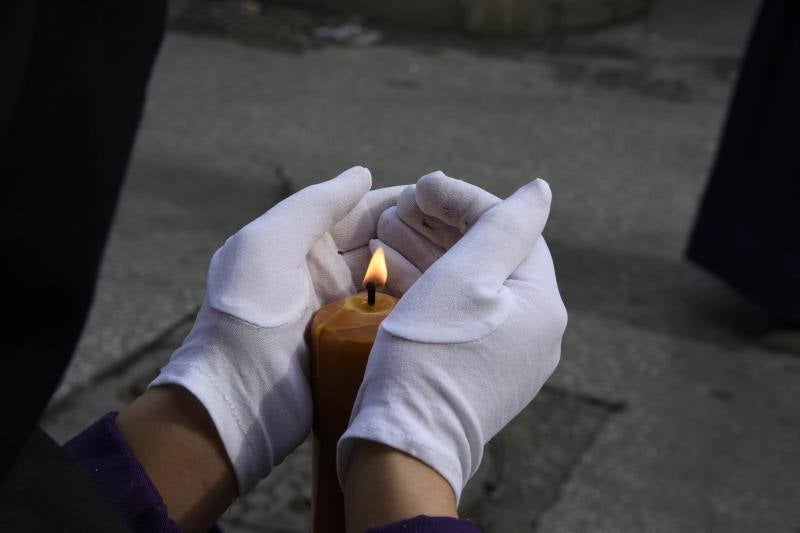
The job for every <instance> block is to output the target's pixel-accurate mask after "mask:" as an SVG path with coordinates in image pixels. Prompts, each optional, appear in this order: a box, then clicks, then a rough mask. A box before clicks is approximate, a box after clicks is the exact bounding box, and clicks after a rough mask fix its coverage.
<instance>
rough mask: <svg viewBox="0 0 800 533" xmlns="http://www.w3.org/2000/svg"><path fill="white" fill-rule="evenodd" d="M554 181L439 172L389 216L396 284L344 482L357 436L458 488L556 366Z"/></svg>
mask: <svg viewBox="0 0 800 533" xmlns="http://www.w3.org/2000/svg"><path fill="white" fill-rule="evenodd" d="M550 202H551V193H550V188H549V186H548V185H547V183H546V182H544V181H543V180H535V181H533V182H531V183H529V184H528V185H525V186H524V187H522V188H521V189H519V190H518V191H517V192H515V193H514V194H513V195H512V196H511V197H509V198H508V199H506V200H503V201H501V200H500V199H498V198H496V197H495V196H493V195H491V194H489V193H487V192H485V191H483V190H482V189H479V188H477V187H474V186H472V185H469V184H466V183H465V182H462V181H459V180H454V179H452V178H448V177H447V176H445V175H444V174H441V173H434V174H431V175H428V176H425V177H423V178H421V179H420V180H419V182H418V183H417V184H416V186H415V187H413V188H408V189H406V190H405V191H404V192H403V194H402V195H401V197H400V199H399V201H398V206H397V207H394V208H389V209H388V210H387V211H386V212H385V213H384V214H383V215H382V217H381V221H380V223H379V225H378V236H379V238H380V241H378V240H374V241H373V242H372V243H371V246H372V247H375V246H377V245H379V244H384V245H386V255H387V261H388V263H389V269H390V279H392V272H394V276H393V277H394V283H395V287H394V290H395V291H396V292H401V293H403V292H404V293H405V294H404V296H403V298H402V299H401V300H400V301H399V302H398V304H397V306H396V307H395V309H394V311H393V312H392V313H391V314H390V315H389V316H388V317H387V318H386V319H385V320H384V322H383V323H382V325H381V327H380V330H379V333H378V337H377V339H376V341H375V345H374V347H373V349H372V352H371V353H370V358H369V362H368V364H367V369H366V373H365V377H364V381H363V383H362V385H361V389H360V391H359V394H358V397H357V399H356V402H355V406H354V408H353V413H352V417H351V421H350V426H349V427H348V429H347V431H346V432H345V434H344V435H343V437H342V439H341V440H340V442H339V454H338V466H339V475H340V480H342V481H344V478H345V474H346V472H347V467H348V459H349V455H350V452H351V450H352V447H353V444H354V442H355V441H356V440H358V439H365V440H370V441H375V442H379V443H382V444H385V445H388V446H391V447H393V448H395V449H398V450H401V451H403V452H405V453H407V454H409V455H411V456H413V457H416V458H417V459H419V460H421V461H423V462H424V463H426V464H428V465H429V466H431V467H432V468H434V469H435V470H436V471H437V472H439V473H440V474H441V475H442V476H443V477H444V478H445V479H447V480H448V481H449V483H450V485H451V486H452V488H453V491H454V493H455V494H456V497H457V498H458V496H459V495H460V493H461V490H462V489H463V487H464V485H465V484H466V482H467V481H468V480H469V478H470V477H471V476H472V475H473V474H474V473H475V471H476V470H477V468H478V466H479V464H480V461H481V457H482V453H483V447H484V445H485V444H486V442H488V441H489V439H491V438H492V437H493V436H494V435H495V434H496V433H497V432H498V431H499V430H500V429H501V428H502V427H503V426H505V425H506V424H507V423H508V422H509V421H510V420H511V419H512V418H513V417H514V416H516V415H517V414H518V413H519V412H520V411H521V410H522V409H523V408H524V407H525V406H526V405H527V404H528V403H529V402H530V401H531V400H532V399H533V398H534V396H535V395H536V394H537V392H538V391H539V389H540V388H541V387H542V385H543V384H544V383H545V381H546V380H547V379H548V378H549V376H550V375H551V374H552V372H553V370H554V369H555V367H556V365H557V363H558V361H559V357H560V353H561V338H562V335H563V333H564V329H565V327H566V322H567V314H566V310H565V308H564V304H563V302H562V300H561V296H560V294H559V291H558V286H557V283H556V277H555V271H554V268H553V261H552V258H551V256H550V252H549V250H548V248H547V245H546V244H545V242H544V239H543V238H542V236H541V232H542V229H543V228H544V225H545V222H546V221H547V217H548V214H549V209H550Z"/></svg>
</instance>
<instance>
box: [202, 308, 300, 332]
mask: <svg viewBox="0 0 800 533" xmlns="http://www.w3.org/2000/svg"><path fill="white" fill-rule="evenodd" d="M208 307H209V308H210V309H212V310H213V311H214V312H215V313H219V314H221V315H223V317H224V318H225V319H227V320H230V321H231V322H235V323H236V324H241V325H242V326H246V327H248V328H251V329H255V330H258V331H274V330H276V329H281V328H286V327H290V326H294V325H295V323H296V322H298V321H299V320H300V319H301V318H303V315H305V314H306V313H308V312H309V311H310V310H311V308H310V307H309V306H305V307H303V309H302V310H301V312H300V314H299V315H298V316H296V317H294V318H292V319H291V320H287V321H286V322H283V323H282V324H278V325H277V326H259V325H258V324H253V323H252V322H250V321H248V320H244V319H242V318H239V317H237V316H234V315H232V314H230V313H229V312H227V311H223V310H221V309H217V308H216V307H214V305H213V304H211V302H209V304H208Z"/></svg>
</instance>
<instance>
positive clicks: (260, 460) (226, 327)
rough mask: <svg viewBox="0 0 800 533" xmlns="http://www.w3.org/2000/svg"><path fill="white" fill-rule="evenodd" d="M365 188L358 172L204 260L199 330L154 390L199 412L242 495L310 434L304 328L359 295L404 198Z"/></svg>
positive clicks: (312, 191)
mask: <svg viewBox="0 0 800 533" xmlns="http://www.w3.org/2000/svg"><path fill="white" fill-rule="evenodd" d="M371 183H372V178H371V175H370V172H369V170H367V169H366V168H362V167H353V168H351V169H349V170H347V171H345V172H344V173H342V174H341V175H339V176H338V177H337V178H335V179H332V180H330V181H327V182H324V183H320V184H317V185H312V186H310V187H307V188H305V189H303V190H301V191H300V192H298V193H296V194H294V195H292V196H290V197H289V198H287V199H285V200H284V201H282V202H280V203H279V204H277V205H276V206H275V207H273V208H272V209H270V210H269V211H267V212H266V213H265V214H264V215H262V216H261V217H259V218H257V219H256V220H254V221H253V222H251V223H249V224H248V225H246V226H245V227H244V228H242V229H241V230H239V232H238V233H236V234H235V235H233V236H232V237H230V238H229V239H228V240H227V241H226V242H225V244H224V245H223V246H222V247H221V248H220V249H219V250H217V252H216V253H215V254H214V256H213V258H212V259H211V266H210V268H209V272H208V283H207V291H206V297H205V300H204V302H203V306H202V307H201V309H200V312H199V313H198V316H197V320H196V321H195V324H194V327H193V328H192V330H191V332H190V333H189V336H188V337H187V338H186V340H185V341H184V343H183V345H182V346H181V347H180V348H179V349H178V350H177V351H176V352H175V353H174V354H173V355H172V357H171V359H170V361H169V363H168V364H167V365H166V366H165V367H164V368H162V369H161V373H160V375H159V376H158V377H157V378H156V379H155V381H153V382H152V383H151V384H150V386H151V387H153V386H157V385H166V384H176V385H180V386H183V387H185V388H186V389H188V390H189V391H190V392H191V393H192V394H193V395H194V396H195V397H197V399H198V400H199V401H200V402H201V403H202V404H203V406H204V407H205V408H206V410H207V411H208V413H209V415H210V416H211V419H212V420H213V422H214V425H215V426H216V428H217V431H218V432H219V435H220V438H221V439H222V442H223V444H224V446H225V450H226V452H227V454H228V457H229V458H230V461H231V464H232V465H233V468H234V471H235V473H236V478H237V481H238V485H239V494H240V495H242V494H244V493H246V492H247V491H249V490H250V489H251V488H252V487H253V486H254V485H255V484H256V483H257V482H258V481H259V480H260V479H261V478H263V477H264V476H266V475H267V474H268V473H269V471H270V470H271V468H272V467H273V465H276V464H278V463H280V462H281V461H282V460H283V459H284V458H285V457H286V456H287V455H288V454H289V453H290V452H291V451H293V450H294V449H295V448H296V447H297V446H298V445H299V444H300V443H302V442H303V440H304V439H305V437H306V435H307V434H308V432H309V431H310V429H311V420H312V401H311V390H310V386H309V383H308V379H307V377H306V376H307V371H308V348H307V345H306V342H305V340H304V334H305V331H306V328H307V326H308V323H309V321H310V319H311V316H312V314H313V313H314V311H316V310H317V309H318V308H319V307H321V306H322V305H324V304H326V303H328V302H330V301H332V300H334V299H337V298H342V297H345V296H347V295H350V294H353V293H354V292H355V291H356V289H357V288H358V287H359V286H360V282H361V279H360V278H361V276H363V275H364V271H365V270H366V265H367V263H368V261H369V257H370V251H369V247H368V243H369V240H370V239H371V238H374V237H375V236H376V225H377V221H378V218H379V217H380V215H381V213H382V212H383V211H384V210H385V209H386V208H388V207H389V206H391V205H394V204H395V202H396V197H397V195H398V194H399V192H400V190H401V187H392V188H388V189H378V190H375V191H371V192H367V191H369V189H370V186H371Z"/></svg>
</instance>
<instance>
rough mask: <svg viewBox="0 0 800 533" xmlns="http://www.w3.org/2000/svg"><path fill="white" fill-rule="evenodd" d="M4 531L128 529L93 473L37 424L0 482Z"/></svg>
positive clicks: (1, 527) (44, 532)
mask: <svg viewBox="0 0 800 533" xmlns="http://www.w3.org/2000/svg"><path fill="white" fill-rule="evenodd" d="M0 531H9V532H11V531H24V532H42V533H57V532H62V531H63V532H67V531H71V532H75V533H78V532H81V533H84V532H85V533H94V532H97V533H108V532H116V531H129V529H128V528H127V526H126V525H125V523H124V522H123V521H122V520H121V519H120V517H119V515H118V514H117V512H116V510H115V509H114V508H113V507H112V506H111V505H109V504H108V503H107V502H106V500H105V499H104V497H103V496H102V494H101V493H100V491H99V490H98V488H97V486H96V485H95V484H94V483H93V482H92V480H91V479H90V477H89V476H87V475H86V473H85V472H84V471H83V470H82V469H81V468H80V466H78V465H77V464H76V463H75V462H74V461H73V460H72V459H70V458H69V457H68V456H67V454H65V453H64V451H63V450H62V449H61V447H60V446H59V445H58V444H56V443H55V442H54V441H53V440H52V439H51V438H50V437H49V436H47V435H46V434H45V433H44V432H43V431H42V430H40V429H38V428H37V429H36V430H35V431H34V432H33V434H32V435H31V437H30V438H29V439H28V440H27V442H26V443H25V446H24V447H23V448H22V451H21V452H20V454H19V455H18V456H17V460H16V462H15V464H14V466H13V467H12V468H11V470H10V471H9V473H8V476H6V479H5V480H4V482H3V483H2V485H0Z"/></svg>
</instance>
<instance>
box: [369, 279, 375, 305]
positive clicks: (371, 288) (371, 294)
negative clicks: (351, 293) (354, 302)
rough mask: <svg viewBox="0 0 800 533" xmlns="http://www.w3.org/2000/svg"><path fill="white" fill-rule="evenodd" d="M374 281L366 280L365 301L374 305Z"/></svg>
mask: <svg viewBox="0 0 800 533" xmlns="http://www.w3.org/2000/svg"><path fill="white" fill-rule="evenodd" d="M375 289H376V287H375V283H373V282H371V281H368V282H367V303H368V304H369V305H375Z"/></svg>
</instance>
